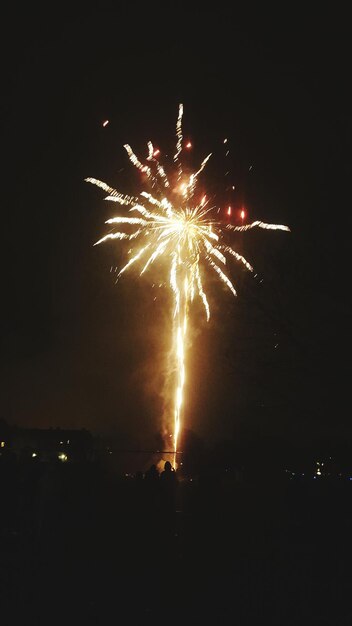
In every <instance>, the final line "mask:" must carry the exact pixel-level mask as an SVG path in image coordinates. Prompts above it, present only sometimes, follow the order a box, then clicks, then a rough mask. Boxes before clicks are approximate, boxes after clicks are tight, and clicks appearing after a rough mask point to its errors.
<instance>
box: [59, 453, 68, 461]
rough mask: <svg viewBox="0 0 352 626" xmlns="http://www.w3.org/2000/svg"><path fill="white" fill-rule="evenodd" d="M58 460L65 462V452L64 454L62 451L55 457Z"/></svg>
mask: <svg viewBox="0 0 352 626" xmlns="http://www.w3.org/2000/svg"><path fill="white" fill-rule="evenodd" d="M57 458H58V459H59V460H60V461H62V463H65V461H67V458H68V457H67V454H64V453H63V452H62V453H61V454H59V455H58V457H57Z"/></svg>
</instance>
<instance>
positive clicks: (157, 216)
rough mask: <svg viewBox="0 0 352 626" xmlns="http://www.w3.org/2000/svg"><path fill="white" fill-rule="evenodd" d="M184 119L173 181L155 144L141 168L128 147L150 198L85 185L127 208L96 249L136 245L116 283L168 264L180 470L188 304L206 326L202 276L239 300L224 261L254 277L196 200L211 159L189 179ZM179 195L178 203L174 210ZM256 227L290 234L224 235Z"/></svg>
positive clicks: (204, 206) (243, 227)
mask: <svg viewBox="0 0 352 626" xmlns="http://www.w3.org/2000/svg"><path fill="white" fill-rule="evenodd" d="M182 116H183V105H182V104H180V105H179V112H178V119H177V124H176V136H177V144H176V152H175V155H174V163H175V166H176V172H174V173H171V176H170V180H169V178H168V175H167V174H166V172H165V169H164V167H163V166H162V165H161V164H160V163H159V161H158V160H157V159H156V158H155V157H156V155H158V154H159V151H158V150H154V147H153V144H152V142H151V141H149V142H148V156H147V157H146V161H147V164H143V163H142V162H141V161H140V160H139V159H138V157H137V156H136V155H135V153H134V152H133V150H132V148H131V147H130V146H129V145H128V144H125V145H124V148H125V149H126V151H127V154H128V157H129V159H130V161H131V162H132V164H133V165H134V166H135V167H136V168H137V169H138V170H139V171H140V172H141V173H142V174H143V175H145V177H146V179H147V182H148V189H149V190H150V188H151V191H152V193H150V192H149V191H146V190H143V191H141V192H140V194H139V196H130V195H125V194H122V193H120V192H118V191H117V190H116V189H114V188H113V187H110V186H109V185H107V184H106V183H104V182H102V181H101V180H97V179H96V178H86V179H85V181H86V182H89V183H92V184H94V185H97V186H98V187H100V188H101V189H103V191H105V192H106V193H107V194H108V195H107V196H106V197H105V200H108V201H111V202H116V203H118V204H120V205H122V206H126V207H129V211H128V212H129V213H130V215H122V216H117V217H112V218H111V219H109V220H107V222H106V223H107V224H111V225H113V229H114V230H113V232H109V233H108V234H106V235H105V236H104V237H102V238H101V239H99V241H97V242H96V243H95V244H94V245H97V244H100V243H103V242H104V241H107V240H109V239H117V240H129V241H134V242H135V244H136V247H135V248H134V249H132V251H131V255H130V259H129V261H128V262H127V263H126V265H124V266H123V267H122V268H121V269H120V271H119V273H118V277H120V276H121V275H122V274H123V273H124V272H126V270H127V269H129V268H130V267H131V266H132V265H134V264H136V263H137V262H138V264H141V265H142V267H141V269H140V275H142V274H144V273H145V272H146V270H147V269H148V267H149V266H150V265H151V264H152V263H154V262H155V261H156V260H157V259H160V258H163V259H165V260H167V262H168V263H169V285H170V288H171V290H172V292H173V296H174V312H173V317H174V330H173V354H174V358H175V364H176V365H175V369H176V373H177V382H176V393H175V398H174V416H173V450H174V453H173V457H174V467H175V468H176V466H177V464H176V455H177V451H178V439H179V435H180V428H181V411H182V406H183V390H184V384H185V380H186V368H185V346H186V336H187V327H188V316H189V309H190V304H191V302H192V301H193V300H194V298H195V297H196V296H198V297H199V298H200V299H201V301H202V303H203V306H204V309H205V313H206V317H207V320H209V317H210V308H209V303H208V299H207V296H206V293H205V291H204V288H203V276H202V273H203V272H204V271H205V269H206V268H207V267H210V268H211V269H212V270H213V271H215V272H216V274H217V275H218V277H219V279H220V280H221V281H222V282H223V283H225V285H226V286H227V287H228V288H229V290H230V291H231V292H232V294H233V295H234V296H236V295H237V294H236V290H235V287H234V285H233V283H232V281H231V280H230V278H228V276H227V275H226V274H225V272H224V269H223V267H224V266H226V262H227V258H226V255H227V256H231V257H234V258H235V259H236V261H238V262H239V263H241V264H242V265H243V266H244V267H245V268H246V269H247V270H249V271H251V272H252V271H253V268H252V266H251V265H250V263H249V262H248V261H247V260H246V259H245V258H244V257H243V256H242V255H240V254H238V253H237V252H236V251H235V250H234V249H233V248H232V247H231V246H229V245H227V244H226V243H224V228H223V227H222V225H221V223H220V222H219V221H216V220H214V219H213V218H212V217H211V211H212V209H214V208H215V207H208V201H207V199H206V196H205V195H203V197H202V198H201V199H198V200H197V199H196V198H195V192H196V184H197V179H198V176H199V175H200V174H201V172H202V171H203V170H204V168H205V166H206V164H207V162H208V160H209V158H210V157H211V154H208V156H206V157H205V159H204V160H203V161H202V163H201V164H200V167H199V169H198V170H197V171H196V172H193V173H191V174H189V173H185V172H184V171H183V169H182V164H181V159H180V155H181V153H182V142H183V136H182ZM171 181H175V182H174V183H173V182H171ZM175 194H176V197H177V205H176V206H175V201H174V196H175ZM120 225H121V226H123V227H126V229H127V232H125V231H124V230H122V231H121V230H115V229H116V228H117V229H118V228H119V227H120ZM129 227H133V230H132V232H129V231H130V228H129ZM255 227H257V228H263V229H272V230H284V231H289V230H290V229H289V228H288V226H283V225H280V224H266V223H265V222H261V221H255V222H253V223H252V224H246V225H241V226H234V225H231V224H227V225H226V229H228V230H232V231H247V230H249V229H251V228H255Z"/></svg>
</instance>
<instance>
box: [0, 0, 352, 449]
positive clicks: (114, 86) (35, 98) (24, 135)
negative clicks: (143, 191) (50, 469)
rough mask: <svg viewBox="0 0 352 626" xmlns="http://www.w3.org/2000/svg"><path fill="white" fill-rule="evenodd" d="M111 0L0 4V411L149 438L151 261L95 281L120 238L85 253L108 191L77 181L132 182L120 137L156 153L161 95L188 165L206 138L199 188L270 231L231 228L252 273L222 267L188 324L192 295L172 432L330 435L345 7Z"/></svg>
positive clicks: (338, 375)
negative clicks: (151, 145)
mask: <svg viewBox="0 0 352 626" xmlns="http://www.w3.org/2000/svg"><path fill="white" fill-rule="evenodd" d="M118 6H119V8H118V9H117V8H114V9H112V8H111V7H109V6H108V7H105V8H101V9H100V10H99V11H98V10H93V9H86V10H85V11H84V12H82V13H81V14H77V15H75V14H74V13H72V12H71V11H69V10H65V9H64V8H63V5H61V10H60V12H59V11H58V12H57V13H55V12H54V11H53V10H52V9H51V8H50V12H49V9H48V10H47V12H45V11H44V12H39V10H38V11H37V12H36V11H35V10H33V9H32V10H31V12H28V14H23V13H22V14H20V15H17V14H15V13H13V14H11V13H10V12H9V13H8V14H7V15H6V16H5V18H4V19H3V35H2V38H1V46H2V55H1V58H2V66H3V67H2V72H1V83H2V88H3V89H2V93H3V97H2V114H1V135H2V156H3V160H2V162H3V165H2V175H3V176H2V180H3V184H2V201H3V202H2V216H3V219H5V227H4V229H3V243H5V246H4V250H5V255H4V261H3V277H4V281H5V293H4V291H3V299H2V301H3V310H4V312H5V319H4V322H3V323H2V376H1V382H2V391H1V396H0V397H1V407H0V414H1V415H2V417H3V418H4V419H6V420H8V421H9V422H11V423H15V424H18V425H26V426H54V427H55V426H61V427H78V428H81V427H86V428H89V429H91V430H93V431H97V432H112V433H117V434H118V435H119V436H120V437H121V439H122V441H124V442H126V445H127V442H128V443H129V444H130V443H131V442H133V444H134V445H138V446H140V447H147V446H149V445H151V444H150V442H151V441H152V440H153V437H154V435H155V433H156V432H157V430H158V428H159V425H160V417H161V414H162V410H163V409H162V406H163V400H162V392H161V390H162V386H163V367H164V366H163V364H164V363H165V358H166V347H165V346H166V341H165V339H164V337H166V336H167V334H166V332H167V331H166V328H167V326H168V324H169V319H168V317H167V311H168V306H167V304H168V296H167V293H166V290H163V289H161V290H160V293H158V295H157V300H154V291H153V290H152V289H151V284H152V281H153V274H151V275H150V276H148V277H146V279H145V280H141V279H137V277H136V275H135V274H134V273H130V274H129V276H126V277H125V279H124V280H121V281H119V282H118V284H117V285H115V283H114V275H113V274H112V273H111V272H110V268H111V266H115V265H120V263H122V262H123V259H124V256H123V252H124V249H123V247H122V246H119V245H117V246H114V245H112V244H109V243H107V244H105V245H103V246H97V247H93V243H94V242H95V241H96V240H97V239H98V238H99V237H101V236H102V235H103V234H104V233H105V232H106V227H105V225H104V222H105V220H106V219H108V218H109V217H111V216H112V215H113V214H114V208H115V206H114V205H112V204H110V203H104V202H103V195H104V194H103V193H100V190H98V189H97V188H94V187H92V186H90V185H87V184H86V183H85V182H84V178H85V177H87V176H93V177H96V178H101V179H102V180H104V181H106V182H107V183H109V184H111V185H113V186H116V187H117V188H118V189H120V190H121V191H124V192H126V193H132V194H133V193H137V192H138V188H137V187H136V186H135V181H136V177H135V172H134V171H133V167H132V165H130V164H129V162H128V160H127V155H126V153H125V151H124V149H123V144H124V143H126V142H128V143H130V144H131V145H132V147H133V148H134V149H135V150H136V152H137V153H138V154H139V155H141V156H142V155H143V154H146V152H144V153H143V151H144V150H146V147H145V146H146V142H147V141H148V140H150V139H151V140H152V141H153V142H155V145H158V146H160V148H161V149H163V150H164V151H167V150H168V149H169V150H172V149H173V148H174V145H175V123H176V118H177V111H178V104H179V102H183V104H184V119H183V130H184V135H185V136H187V137H190V138H191V139H192V141H193V143H194V151H193V153H192V159H194V161H193V163H194V166H197V165H198V164H199V163H200V161H201V159H202V158H204V156H205V155H206V154H208V153H209V152H214V159H213V163H212V164H211V165H209V170H208V174H207V176H209V179H208V182H209V185H210V186H211V188H212V189H215V190H216V192H217V193H218V197H219V198H220V201H221V202H223V205H224V207H225V206H226V204H227V202H228V201H231V203H232V204H233V206H234V207H238V208H239V207H240V206H242V205H244V206H245V207H246V210H247V212H248V220H250V221H252V220H255V219H259V220H262V221H266V222H279V223H284V224H288V225H289V226H290V227H291V233H289V234H288V233H282V232H276V233H274V232H270V231H268V232H267V231H259V232H258V231H257V232H254V231H251V232H250V233H246V234H245V235H244V236H241V237H240V238H237V239H236V238H234V240H233V243H234V246H235V247H236V246H237V248H236V249H238V250H239V251H242V252H243V254H244V255H245V256H246V257H247V258H248V260H249V261H250V262H252V264H253V265H254V267H255V270H256V272H257V274H258V277H257V279H255V280H254V279H253V277H251V276H247V275H245V274H244V273H243V272H242V271H240V270H239V268H238V266H236V264H234V265H232V266H231V270H230V272H231V276H232V277H233V281H234V283H235V284H236V286H237V288H238V297H237V298H236V299H235V298H233V297H232V296H231V294H230V292H226V291H225V290H224V289H223V288H222V286H221V285H219V283H218V281H214V283H213V282H211V283H210V285H209V289H210V300H211V307H212V318H211V321H210V322H209V324H206V322H205V321H204V315H203V313H202V311H201V310H199V307H198V306H197V305H196V306H195V309H194V315H193V327H192V346H191V349H190V351H189V357H188V358H189V363H190V368H189V371H190V375H189V381H188V385H187V408H186V414H185V426H187V427H188V428H190V429H192V430H194V431H195V432H196V433H198V434H199V435H200V436H203V437H205V438H208V439H216V438H218V439H221V438H223V437H233V436H234V437H241V436H242V437H243V436H245V434H246V433H247V434H248V433H252V434H253V433H255V434H259V435H260V437H263V438H266V437H268V438H269V439H271V440H278V441H280V439H282V440H292V441H295V442H299V443H302V442H304V441H311V440H315V439H317V440H318V439H331V440H336V441H339V440H346V438H351V436H352V428H351V420H350V408H349V404H350V397H349V382H350V381H349V378H350V376H349V361H350V346H349V337H350V305H349V288H350V278H349V255H348V252H349V247H350V246H349V238H350V234H349V226H350V196H351V194H350V180H351V94H350V86H349V83H350V70H349V60H350V58H351V43H350V36H349V33H348V29H347V24H348V23H349V22H348V20H347V18H346V16H345V15H343V14H341V15H340V14H339V15H337V14H333V15H331V14H329V15H327V14H326V15H324V14H322V13H320V14H319V15H315V16H312V17H308V16H307V15H305V14H300V13H299V12H298V9H295V11H293V9H292V13H290V12H289V10H288V9H287V7H286V8H285V11H283V12H282V13H281V14H277V13H275V14H274V13H273V14H270V13H268V12H267V11H266V12H263V14H258V13H254V11H253V12H252V14H250V13H251V12H249V13H248V15H243V14H241V13H240V12H239V11H238V10H237V9H236V8H232V9H230V8H220V7H221V5H219V4H214V6H213V7H211V9H210V8H209V9H204V7H202V8H199V10H195V9H190V8H189V7H188V8H187V7H186V5H182V4H181V5H180V4H179V3H175V4H174V5H171V6H170V7H169V8H168V9H167V10H166V9H165V8H164V9H158V5H155V4H153V5H152V4H150V8H149V7H145V8H144V9H143V10H142V9H140V8H137V5H133V6H131V5H130V4H126V5H125V6H124V5H123V4H119V5H118ZM173 7H175V8H173ZM319 11H320V9H319ZM105 119H109V120H110V123H109V125H108V126H107V127H106V128H103V126H102V122H103V121H104V120H105ZM224 137H227V138H228V147H229V150H230V153H229V155H228V156H227V157H225V151H224V145H223V143H222V140H223V138H224ZM189 158H191V157H189ZM226 171H229V172H230V174H229V175H227V177H225V173H226ZM229 179H231V181H232V182H233V184H235V185H236V189H235V192H229V191H227V190H226V186H228V180H229ZM231 193H232V195H231ZM224 217H225V215H224ZM261 281H262V282H261ZM216 283H218V284H216Z"/></svg>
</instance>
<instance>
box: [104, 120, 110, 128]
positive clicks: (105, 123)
mask: <svg viewBox="0 0 352 626" xmlns="http://www.w3.org/2000/svg"><path fill="white" fill-rule="evenodd" d="M108 123H109V120H105V122H103V127H104V128H105V126H107V125H108Z"/></svg>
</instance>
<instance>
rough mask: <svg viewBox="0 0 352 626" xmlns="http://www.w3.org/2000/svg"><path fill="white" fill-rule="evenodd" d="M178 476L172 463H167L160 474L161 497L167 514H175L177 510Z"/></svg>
mask: <svg viewBox="0 0 352 626" xmlns="http://www.w3.org/2000/svg"><path fill="white" fill-rule="evenodd" d="M177 484H178V480H177V476H176V472H175V470H174V468H173V467H172V465H171V463H170V461H165V464H164V469H163V471H162V472H161V474H160V485H161V495H162V501H163V505H164V508H165V510H166V512H170V513H172V512H174V511H175V508H176V490H177Z"/></svg>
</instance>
